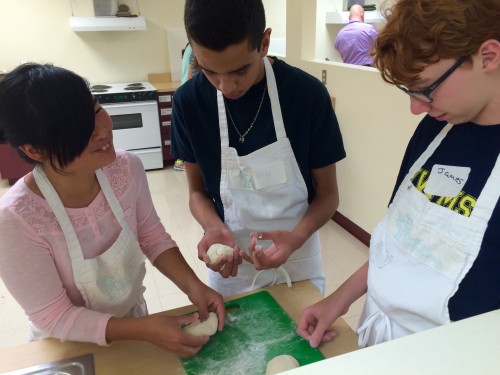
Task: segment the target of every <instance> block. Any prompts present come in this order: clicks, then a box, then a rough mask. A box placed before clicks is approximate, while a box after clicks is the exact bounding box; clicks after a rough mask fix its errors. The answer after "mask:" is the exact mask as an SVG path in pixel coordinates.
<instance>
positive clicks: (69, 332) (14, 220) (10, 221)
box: [0, 208, 111, 345]
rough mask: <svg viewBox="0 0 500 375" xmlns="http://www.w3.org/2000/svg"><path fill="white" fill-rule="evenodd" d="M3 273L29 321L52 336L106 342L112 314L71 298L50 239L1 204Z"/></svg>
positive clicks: (0, 273) (0, 261)
mask: <svg viewBox="0 0 500 375" xmlns="http://www.w3.org/2000/svg"><path fill="white" fill-rule="evenodd" d="M67 267H71V264H67ZM0 277H1V278H2V280H3V282H4V283H5V286H6V287H7V289H8V290H9V292H10V293H11V294H12V296H13V297H14V298H15V299H16V300H17V302H18V303H19V304H20V305H21V307H22V308H23V309H24V311H25V313H26V314H27V315H28V317H29V319H30V321H31V322H32V323H33V324H34V325H35V326H36V327H38V328H39V329H41V330H43V331H45V332H48V333H49V335H50V336H52V337H56V338H59V339H60V340H62V341H66V340H74V341H83V342H93V343H96V344H99V345H107V343H106V338H105V332H106V325H107V322H108V320H109V319H110V318H111V315H109V314H104V313H99V312H95V311H91V310H88V309H86V308H85V307H83V303H82V305H81V306H77V305H75V304H74V303H73V302H72V301H71V300H70V298H69V296H68V293H67V290H66V288H65V287H64V286H63V282H62V280H61V278H60V276H59V272H58V269H57V268H56V264H55V257H54V254H53V253H52V252H51V251H50V250H49V249H48V247H47V243H45V242H44V241H43V239H42V238H40V236H38V235H37V233H35V232H33V231H32V228H31V227H29V226H28V225H26V224H25V221H24V220H23V219H21V217H20V216H18V215H17V214H16V213H14V212H11V211H10V210H9V208H0ZM82 302H83V301H82Z"/></svg>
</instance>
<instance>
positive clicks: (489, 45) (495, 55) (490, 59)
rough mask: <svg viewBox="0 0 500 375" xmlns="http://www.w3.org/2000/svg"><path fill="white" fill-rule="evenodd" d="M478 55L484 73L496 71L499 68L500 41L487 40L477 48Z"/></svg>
mask: <svg viewBox="0 0 500 375" xmlns="http://www.w3.org/2000/svg"><path fill="white" fill-rule="evenodd" d="M478 55H479V57H480V59H481V61H482V64H483V65H482V68H483V70H484V71H486V72H492V71H496V70H497V69H498V68H499V67H500V41H498V40H496V39H488V40H487V41H485V42H483V44H481V46H480V47H479V51H478Z"/></svg>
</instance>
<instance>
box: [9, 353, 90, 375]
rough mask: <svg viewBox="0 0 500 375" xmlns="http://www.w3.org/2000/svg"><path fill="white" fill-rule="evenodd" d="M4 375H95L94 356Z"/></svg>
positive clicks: (81, 356)
mask: <svg viewBox="0 0 500 375" xmlns="http://www.w3.org/2000/svg"><path fill="white" fill-rule="evenodd" d="M3 375H95V368H94V356H93V355H92V354H84V355H80V356H78V357H73V358H68V359H63V360H60V361H55V362H48V363H43V364H41V365H36V366H32V367H28V368H24V369H20V370H15V371H11V372H6V373H4V374H3Z"/></svg>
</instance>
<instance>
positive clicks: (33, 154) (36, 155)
mask: <svg viewBox="0 0 500 375" xmlns="http://www.w3.org/2000/svg"><path fill="white" fill-rule="evenodd" d="M19 149H20V150H21V151H22V152H24V153H25V154H26V156H28V157H29V158H30V159H33V160H35V161H37V162H39V163H41V162H42V161H44V160H45V156H44V155H43V153H42V152H41V151H40V150H39V149H37V148H36V147H34V146H32V145H30V144H25V145H22V146H19Z"/></svg>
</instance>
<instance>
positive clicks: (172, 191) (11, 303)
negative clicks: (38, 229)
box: [0, 167, 368, 347]
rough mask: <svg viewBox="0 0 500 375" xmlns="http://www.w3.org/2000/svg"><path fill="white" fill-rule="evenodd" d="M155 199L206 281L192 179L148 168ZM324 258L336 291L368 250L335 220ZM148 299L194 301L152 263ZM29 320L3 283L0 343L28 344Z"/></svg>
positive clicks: (353, 312) (163, 303)
mask: <svg viewBox="0 0 500 375" xmlns="http://www.w3.org/2000/svg"><path fill="white" fill-rule="evenodd" d="M147 175H148V180H149V184H150V190H151V193H152V197H153V201H154V204H155V207H156V210H157V212H158V215H159V216H160V217H161V219H162V221H163V224H164V225H165V227H166V228H167V231H169V233H170V234H171V235H172V237H173V238H174V239H175V240H176V242H177V244H178V245H179V247H180V249H181V250H182V251H183V254H184V257H185V258H186V259H187V261H188V263H189V264H190V265H191V267H192V268H193V269H194V270H195V272H196V273H197V274H198V276H199V277H200V279H201V280H203V281H206V267H205V265H204V264H203V263H201V262H200V261H199V260H198V258H197V253H196V248H197V243H198V241H199V240H200V238H201V235H202V230H201V227H200V226H199V225H198V224H197V223H196V221H194V220H193V219H192V217H191V214H190V212H189V209H188V193H187V191H188V190H187V181H186V176H185V174H184V173H183V172H176V171H174V170H173V168H171V167H169V168H165V169H163V170H157V171H148V172H147ZM7 189H8V184H7V181H6V180H0V196H1V195H2V194H3V193H4V192H5V191H7ZM320 236H321V241H322V244H323V260H324V264H325V271H326V275H327V287H326V292H327V293H331V292H332V291H333V290H335V288H337V287H338V286H339V285H340V284H341V283H342V282H343V281H344V280H345V279H346V278H347V277H349V276H350V274H351V273H352V272H353V271H354V270H356V269H357V268H358V267H359V266H361V265H362V264H363V263H364V262H365V261H366V259H367V255H368V249H367V247H366V246H365V245H363V244H362V243H361V242H359V241H358V240H357V239H355V238H354V237H352V236H351V235H350V234H349V233H347V232H346V231H345V230H344V229H342V228H341V227H339V226H338V225H337V224H336V223H334V222H333V221H330V222H329V223H327V224H326V225H325V226H324V227H323V228H322V229H321V231H320ZM145 285H146V288H147V289H146V293H145V298H146V301H147V303H148V307H149V311H150V312H151V313H154V312H158V311H163V310H168V309H172V308H175V307H179V306H184V305H187V304H189V303H190V302H189V300H188V298H187V297H186V296H185V295H184V294H183V293H181V292H180V291H179V289H177V287H176V286H175V285H174V284H173V283H171V282H170V281H169V280H168V279H166V278H165V277H164V276H163V275H161V274H160V273H159V272H158V271H157V270H156V269H155V268H154V267H152V266H151V265H150V264H149V263H148V264H147V274H146V279H145ZM363 302H364V299H360V300H358V301H357V302H356V303H354V304H353V305H352V306H351V309H350V310H349V312H348V313H347V314H346V315H345V316H344V319H345V320H346V321H347V322H348V323H349V324H350V325H351V327H353V328H354V327H355V325H356V322H357V319H358V317H359V314H360V313H361V309H362V306H363ZM27 322H28V321H27V318H26V316H25V314H24V311H23V310H22V309H21V308H20V307H19V305H18V304H17V302H16V301H15V300H14V299H13V298H12V296H11V295H10V294H9V293H8V291H7V290H6V288H5V286H4V285H3V283H2V282H1V281H0V347H6V346H12V345H17V344H21V343H24V342H26V333H27V324H28V323H27Z"/></svg>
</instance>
